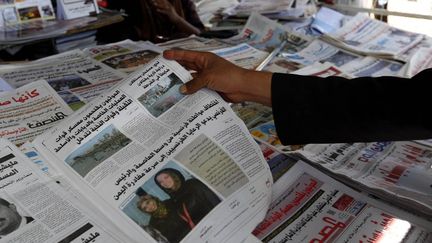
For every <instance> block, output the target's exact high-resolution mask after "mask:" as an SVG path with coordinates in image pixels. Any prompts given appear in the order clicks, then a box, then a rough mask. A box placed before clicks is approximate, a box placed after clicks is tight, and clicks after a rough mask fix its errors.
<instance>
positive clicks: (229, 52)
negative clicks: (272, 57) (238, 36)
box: [212, 44, 269, 69]
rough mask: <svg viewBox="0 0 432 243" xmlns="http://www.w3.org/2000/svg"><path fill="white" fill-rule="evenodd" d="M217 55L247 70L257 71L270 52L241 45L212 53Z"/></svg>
mask: <svg viewBox="0 0 432 243" xmlns="http://www.w3.org/2000/svg"><path fill="white" fill-rule="evenodd" d="M212 52H213V53H215V54H216V55H218V56H220V57H223V58H225V59H226V60H228V61H230V62H232V63H234V64H236V65H237V66H240V67H242V68H246V69H255V68H256V67H258V66H259V65H260V64H261V62H262V61H264V59H266V57H267V56H268V55H269V53H268V52H265V51H260V50H258V49H255V48H253V47H252V46H250V45H248V44H240V45H237V46H233V47H227V48H223V49H218V50H214V51H212Z"/></svg>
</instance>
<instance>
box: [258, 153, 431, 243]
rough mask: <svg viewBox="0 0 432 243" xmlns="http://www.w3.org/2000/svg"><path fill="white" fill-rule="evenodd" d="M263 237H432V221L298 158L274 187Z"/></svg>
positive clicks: (390, 239) (408, 239) (292, 239)
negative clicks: (368, 195)
mask: <svg viewBox="0 0 432 243" xmlns="http://www.w3.org/2000/svg"><path fill="white" fill-rule="evenodd" d="M272 191H273V199H272V203H271V205H270V209H269V211H268V212H267V216H266V218H265V219H264V221H263V222H262V223H261V224H260V225H259V226H258V227H257V228H256V229H255V230H254V231H253V234H254V235H255V236H257V238H259V239H260V240H262V241H263V242H288V241H289V242H419V243H420V242H423V243H427V242H431V240H432V225H431V224H430V222H429V221H426V220H424V219H421V218H418V217H415V216H414V215H411V214H409V213H408V212H406V211H402V210H399V209H396V208H394V207H392V206H390V205H388V204H384V203H383V202H381V201H377V200H374V199H371V198H370V197H367V196H365V195H364V194H360V193H358V192H356V191H354V190H352V189H350V188H348V187H347V186H345V185H343V184H341V183H339V182H337V181H335V180H334V179H332V178H330V177H328V176H326V175H324V174H323V173H322V172H320V171H318V170H316V169H315V168H313V167H311V166H309V165H307V164H306V163H304V162H302V161H299V162H297V163H296V164H295V165H294V166H293V167H292V168H291V169H290V170H289V171H288V172H287V173H285V174H284V175H283V177H282V178H280V179H279V180H278V181H277V182H276V183H275V184H274V185H273V187H272Z"/></svg>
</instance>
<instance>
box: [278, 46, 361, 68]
mask: <svg viewBox="0 0 432 243" xmlns="http://www.w3.org/2000/svg"><path fill="white" fill-rule="evenodd" d="M281 56H282V57H284V58H285V59H287V60H288V61H292V62H297V63H300V64H302V65H304V66H307V65H311V64H313V63H315V62H329V63H332V64H333V65H335V66H336V67H340V66H343V65H346V64H348V63H350V62H353V63H356V62H358V61H360V60H362V59H363V56H360V55H358V54H354V53H351V52H348V51H345V50H343V49H340V48H338V47H335V46H333V45H331V44H328V43H325V42H324V41H322V40H318V39H316V40H313V41H312V42H311V43H310V44H309V45H308V46H307V47H306V48H304V49H302V50H301V51H299V52H296V53H291V54H290V53H282V55H281Z"/></svg>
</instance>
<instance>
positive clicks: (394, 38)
mask: <svg viewBox="0 0 432 243" xmlns="http://www.w3.org/2000/svg"><path fill="white" fill-rule="evenodd" d="M323 37H324V38H325V40H326V41H329V42H331V43H333V44H335V45H338V46H341V47H343V48H347V49H349V50H353V51H356V52H358V53H360V54H363V55H372V56H378V57H383V58H397V56H398V55H399V54H402V53H404V52H406V51H407V50H409V49H411V48H413V47H414V46H415V45H417V44H418V43H419V42H420V41H422V39H423V35H421V34H417V33H412V32H408V31H404V30H400V29H397V28H394V27H391V26H389V25H388V24H386V23H384V22H381V21H378V20H375V19H372V18H370V17H368V16H365V15H363V14H357V15H356V16H355V17H353V18H352V19H351V20H350V21H349V22H348V23H346V24H345V25H343V27H342V28H340V29H338V30H337V31H334V32H331V33H328V34H325V35H323Z"/></svg>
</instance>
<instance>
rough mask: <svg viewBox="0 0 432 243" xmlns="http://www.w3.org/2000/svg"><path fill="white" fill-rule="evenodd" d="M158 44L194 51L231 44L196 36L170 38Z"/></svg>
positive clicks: (214, 48) (213, 48)
mask: <svg viewBox="0 0 432 243" xmlns="http://www.w3.org/2000/svg"><path fill="white" fill-rule="evenodd" d="M158 45H159V46H160V47H164V48H166V49H184V50H194V51H213V50H217V49H222V48H226V47H231V46H232V45H229V44H227V43H225V42H222V41H219V40H217V39H206V38H203V37H198V36H190V37H186V38H183V39H177V40H171V41H167V42H163V43H160V44H158Z"/></svg>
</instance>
